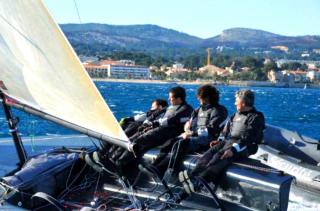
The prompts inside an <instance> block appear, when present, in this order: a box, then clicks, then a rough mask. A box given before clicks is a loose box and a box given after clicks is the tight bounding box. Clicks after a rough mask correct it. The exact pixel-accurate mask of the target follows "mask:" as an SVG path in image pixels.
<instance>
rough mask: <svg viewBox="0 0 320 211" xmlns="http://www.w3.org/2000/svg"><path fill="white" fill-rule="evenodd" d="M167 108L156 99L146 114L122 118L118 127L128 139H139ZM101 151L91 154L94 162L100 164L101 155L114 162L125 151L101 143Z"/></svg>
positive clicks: (164, 101)
mask: <svg viewBox="0 0 320 211" xmlns="http://www.w3.org/2000/svg"><path fill="white" fill-rule="evenodd" d="M167 107H168V103H167V101H166V100H163V99H156V100H154V101H153V102H152V104H151V108H150V110H149V111H147V112H146V113H142V114H137V115H135V116H133V117H127V118H122V119H121V120H120V125H121V127H122V128H123V129H124V132H125V133H126V135H127V136H128V137H129V139H131V140H134V139H135V138H136V137H139V136H140V135H142V134H143V133H145V132H147V131H148V130H151V129H152V126H150V123H151V122H152V121H156V120H158V119H160V118H162V117H163V115H164V114H165V112H166V110H167ZM103 144H104V146H103V149H102V150H100V152H99V154H97V152H94V153H93V159H94V160H95V161H96V162H100V159H99V158H98V157H99V156H100V157H101V155H104V157H105V158H103V159H107V158H106V156H108V158H109V159H111V161H112V162H115V161H116V160H117V159H118V158H119V157H120V156H121V155H122V153H123V152H124V151H125V150H126V149H124V148H122V147H119V146H116V145H111V144H107V143H103Z"/></svg>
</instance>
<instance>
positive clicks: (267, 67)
mask: <svg viewBox="0 0 320 211" xmlns="http://www.w3.org/2000/svg"><path fill="white" fill-rule="evenodd" d="M262 70H263V72H264V73H266V74H267V73H268V72H269V71H270V70H274V71H276V72H277V71H280V68H278V65H277V64H276V63H275V62H274V61H273V60H271V62H268V63H267V64H265V65H264V66H263V68H262Z"/></svg>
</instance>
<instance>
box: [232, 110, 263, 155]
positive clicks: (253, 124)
mask: <svg viewBox="0 0 320 211" xmlns="http://www.w3.org/2000/svg"><path fill="white" fill-rule="evenodd" d="M264 129H265V120H264V116H263V114H262V113H256V114H253V115H252V116H250V117H249V119H248V121H247V129H246V131H245V132H244V134H243V135H242V136H241V138H240V140H237V141H236V143H233V144H232V148H231V150H232V152H233V153H234V154H235V153H239V152H242V151H243V150H245V149H249V148H250V147H251V146H252V145H253V144H260V143H261V141H262V138H263V130H264ZM249 151H250V150H249Z"/></svg>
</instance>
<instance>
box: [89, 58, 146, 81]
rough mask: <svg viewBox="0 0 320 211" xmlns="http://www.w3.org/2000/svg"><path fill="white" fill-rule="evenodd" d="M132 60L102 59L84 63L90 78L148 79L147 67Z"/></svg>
mask: <svg viewBox="0 0 320 211" xmlns="http://www.w3.org/2000/svg"><path fill="white" fill-rule="evenodd" d="M133 64H134V61H132V60H120V61H112V60H103V61H100V62H96V63H89V64H88V63H84V67H85V68H86V70H87V71H88V73H89V75H90V77H92V78H122V79H149V78H150V70H149V68H148V67H143V66H136V65H133Z"/></svg>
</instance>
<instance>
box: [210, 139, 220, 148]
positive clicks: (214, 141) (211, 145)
mask: <svg viewBox="0 0 320 211" xmlns="http://www.w3.org/2000/svg"><path fill="white" fill-rule="evenodd" d="M218 142H219V141H217V140H213V141H210V143H209V146H210V148H212V147H213V146H214V145H216V144H217V143H218Z"/></svg>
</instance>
